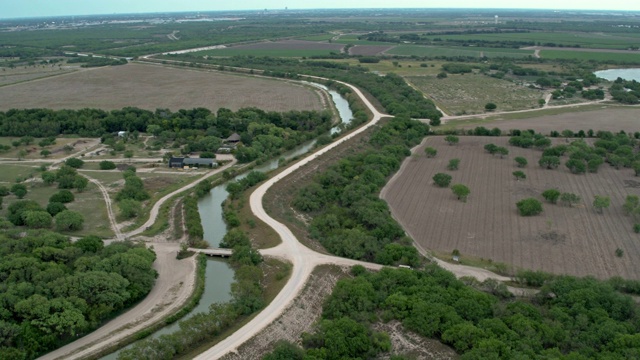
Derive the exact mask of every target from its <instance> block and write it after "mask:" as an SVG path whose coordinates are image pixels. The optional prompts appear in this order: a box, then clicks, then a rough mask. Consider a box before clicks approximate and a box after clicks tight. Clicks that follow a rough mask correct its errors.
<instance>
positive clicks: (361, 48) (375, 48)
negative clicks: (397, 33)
mask: <svg viewBox="0 0 640 360" xmlns="http://www.w3.org/2000/svg"><path fill="white" fill-rule="evenodd" d="M394 47H395V46H382V45H356V46H353V47H351V48H349V55H364V56H374V55H379V54H382V53H383V52H385V51H387V50H389V49H391V48H394Z"/></svg>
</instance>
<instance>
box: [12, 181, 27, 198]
mask: <svg viewBox="0 0 640 360" xmlns="http://www.w3.org/2000/svg"><path fill="white" fill-rule="evenodd" d="M11 192H12V193H13V195H15V196H16V197H17V198H18V199H22V198H23V197H24V196H25V195H27V187H26V186H25V185H24V184H13V185H12V186H11Z"/></svg>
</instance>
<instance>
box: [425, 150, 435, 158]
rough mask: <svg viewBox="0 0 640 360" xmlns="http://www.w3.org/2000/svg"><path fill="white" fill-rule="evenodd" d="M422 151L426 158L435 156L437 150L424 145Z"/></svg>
mask: <svg viewBox="0 0 640 360" xmlns="http://www.w3.org/2000/svg"><path fill="white" fill-rule="evenodd" d="M424 153H425V155H427V157H428V158H432V157H435V156H436V155H437V154H438V150H436V149H434V148H432V147H426V148H424Z"/></svg>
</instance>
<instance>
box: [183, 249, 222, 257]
mask: <svg viewBox="0 0 640 360" xmlns="http://www.w3.org/2000/svg"><path fill="white" fill-rule="evenodd" d="M188 250H189V251H193V252H195V253H199V254H205V255H207V256H217V257H223V258H224V257H229V256H231V254H232V253H233V251H232V250H231V249H219V248H209V249H196V248H189V249H188Z"/></svg>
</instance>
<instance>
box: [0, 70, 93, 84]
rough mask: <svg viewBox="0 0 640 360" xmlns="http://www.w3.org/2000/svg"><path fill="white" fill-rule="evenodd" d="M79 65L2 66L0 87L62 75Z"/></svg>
mask: <svg viewBox="0 0 640 360" xmlns="http://www.w3.org/2000/svg"><path fill="white" fill-rule="evenodd" d="M79 68H80V67H79V66H67V65H65V66H57V65H32V66H18V67H15V68H13V69H12V68H8V67H3V68H2V71H0V87H2V86H7V85H10V84H17V83H21V82H25V81H30V80H35V79H41V78H45V77H49V76H56V75H62V74H66V73H69V72H73V71H75V70H77V69H79Z"/></svg>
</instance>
